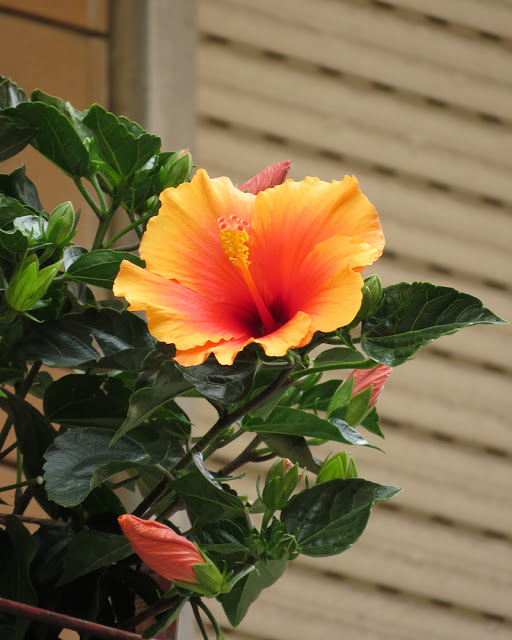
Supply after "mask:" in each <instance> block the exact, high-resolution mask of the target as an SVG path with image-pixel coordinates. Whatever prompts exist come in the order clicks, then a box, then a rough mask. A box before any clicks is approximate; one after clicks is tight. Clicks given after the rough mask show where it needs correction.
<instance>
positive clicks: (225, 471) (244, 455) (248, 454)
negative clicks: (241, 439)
mask: <svg viewBox="0 0 512 640" xmlns="http://www.w3.org/2000/svg"><path fill="white" fill-rule="evenodd" d="M260 442H261V438H260V436H255V437H254V439H253V440H251V442H250V443H249V444H248V445H247V446H246V447H245V449H244V450H243V451H242V452H241V453H239V454H238V455H237V457H236V458H234V459H233V460H232V461H231V462H228V463H227V464H226V465H225V466H224V467H222V469H220V471H219V473H220V475H221V476H229V475H231V474H232V473H233V471H236V469H238V467H241V466H242V465H243V464H245V463H246V462H249V461H251V460H252V453H253V451H254V449H256V447H257V446H258V445H259V444H260Z"/></svg>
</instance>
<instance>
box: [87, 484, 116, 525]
mask: <svg viewBox="0 0 512 640" xmlns="http://www.w3.org/2000/svg"><path fill="white" fill-rule="evenodd" d="M82 509H83V510H84V511H85V512H86V513H87V516H88V517H89V518H90V517H91V516H95V515H99V514H104V513H109V514H110V513H113V514H115V515H116V516H122V515H123V513H126V509H125V508H124V506H123V503H122V502H121V500H119V498H118V497H117V495H116V494H115V493H114V492H113V491H112V489H111V488H110V487H109V486H107V484H106V483H103V484H100V485H99V487H96V488H95V489H93V490H92V491H91V493H90V494H89V495H88V496H87V498H86V499H85V500H84V501H83V502H82Z"/></svg>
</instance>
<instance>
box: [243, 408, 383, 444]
mask: <svg viewBox="0 0 512 640" xmlns="http://www.w3.org/2000/svg"><path fill="white" fill-rule="evenodd" d="M244 428H245V429H246V430H247V431H252V432H255V433H259V434H265V433H272V434H274V433H277V434H282V435H290V436H306V437H310V438H321V439H323V440H332V441H333V442H341V443H343V444H352V445H362V446H370V447H371V446H373V445H371V444H370V443H369V442H367V441H366V440H365V439H364V438H363V437H362V436H361V435H360V434H358V433H357V431H355V430H354V429H353V428H352V427H350V426H349V425H348V424H347V423H346V422H344V421H343V420H340V419H332V420H324V419H322V418H319V417H318V416H316V415H314V414H311V413H306V412H305V411H301V410H300V409H291V408H289V407H276V408H275V409H274V410H273V411H272V413H271V414H270V416H269V417H268V418H267V419H266V420H261V419H258V418H252V419H251V420H250V421H248V423H247V424H244Z"/></svg>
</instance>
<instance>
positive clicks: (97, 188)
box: [90, 174, 108, 213]
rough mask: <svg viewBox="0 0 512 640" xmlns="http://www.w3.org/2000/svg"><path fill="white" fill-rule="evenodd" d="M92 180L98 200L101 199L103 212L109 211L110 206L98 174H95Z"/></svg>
mask: <svg viewBox="0 0 512 640" xmlns="http://www.w3.org/2000/svg"><path fill="white" fill-rule="evenodd" d="M90 181H91V184H92V186H93V187H94V189H95V191H96V193H97V194H98V200H99V201H100V205H101V211H102V213H107V211H108V207H107V203H106V202H105V197H104V196H103V191H102V190H101V187H100V183H99V182H98V176H97V175H96V174H94V175H93V176H92V177H91V178H90Z"/></svg>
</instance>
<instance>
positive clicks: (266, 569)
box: [219, 559, 288, 627]
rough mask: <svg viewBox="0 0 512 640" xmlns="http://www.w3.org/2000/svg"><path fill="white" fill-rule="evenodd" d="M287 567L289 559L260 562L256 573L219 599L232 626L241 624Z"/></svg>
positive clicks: (252, 573)
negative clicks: (261, 595) (252, 607)
mask: <svg viewBox="0 0 512 640" xmlns="http://www.w3.org/2000/svg"><path fill="white" fill-rule="evenodd" d="M287 565H288V560H287V559H280V560H258V562H256V563H255V567H256V568H255V570H254V571H252V572H251V573H249V575H248V576H247V577H246V578H242V580H240V581H239V582H237V583H236V585H235V586H234V587H233V589H232V590H231V591H230V592H229V593H227V594H226V595H224V596H221V597H220V598H219V600H220V602H221V604H222V608H223V609H224V613H225V614H226V616H227V617H228V620H229V622H230V624H231V626H233V627H237V626H238V625H239V624H240V622H241V621H242V620H243V619H244V617H245V615H246V613H247V611H248V610H249V607H250V606H251V604H252V603H253V602H254V601H255V600H256V599H257V598H258V597H259V595H260V593H261V592H262V591H263V589H267V588H268V587H270V586H271V585H273V584H274V583H275V582H277V580H279V578H280V577H281V576H282V575H283V573H284V572H285V570H286V567H287Z"/></svg>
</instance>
